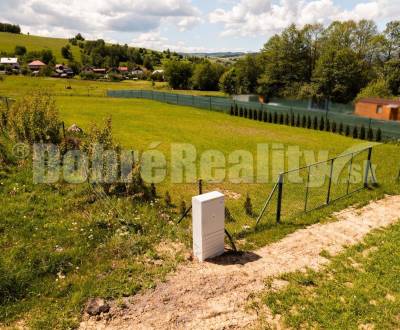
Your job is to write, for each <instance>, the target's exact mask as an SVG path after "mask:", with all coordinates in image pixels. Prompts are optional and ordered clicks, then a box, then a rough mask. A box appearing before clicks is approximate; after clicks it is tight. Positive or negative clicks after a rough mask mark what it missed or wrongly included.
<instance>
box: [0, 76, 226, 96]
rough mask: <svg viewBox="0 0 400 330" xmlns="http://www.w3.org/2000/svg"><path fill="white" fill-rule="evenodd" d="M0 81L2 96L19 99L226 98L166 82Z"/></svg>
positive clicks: (16, 78) (20, 78)
mask: <svg viewBox="0 0 400 330" xmlns="http://www.w3.org/2000/svg"><path fill="white" fill-rule="evenodd" d="M3 78H4V81H2V82H1V81H0V96H7V97H11V98H18V97H19V96H21V95H22V94H24V93H29V92H31V91H32V90H34V89H35V88H41V89H47V90H50V91H51V92H52V93H53V94H54V95H64V96H70V97H72V96H90V97H91V96H97V97H105V96H106V94H107V90H112V89H116V90H120V89H125V90H126V89H136V90H141V89H143V90H157V91H163V92H171V93H180V94H190V95H205V96H221V97H222V96H224V93H222V92H215V91H213V92H208V91H192V90H171V89H170V88H169V87H168V84H167V83H165V82H155V84H154V85H153V84H152V82H151V81H147V80H136V81H133V80H124V81H122V82H107V81H90V80H80V79H60V78H49V77H34V78H33V77H24V76H3Z"/></svg>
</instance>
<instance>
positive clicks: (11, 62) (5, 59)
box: [0, 57, 19, 69]
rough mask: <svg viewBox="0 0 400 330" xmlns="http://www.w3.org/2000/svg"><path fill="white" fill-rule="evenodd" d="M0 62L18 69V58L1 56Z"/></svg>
mask: <svg viewBox="0 0 400 330" xmlns="http://www.w3.org/2000/svg"><path fill="white" fill-rule="evenodd" d="M0 64H3V65H6V66H9V67H11V68H12V69H19V63H18V58H16V57H2V58H1V59H0Z"/></svg>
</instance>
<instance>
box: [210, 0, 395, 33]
mask: <svg viewBox="0 0 400 330" xmlns="http://www.w3.org/2000/svg"><path fill="white" fill-rule="evenodd" d="M396 3H397V4H396ZM399 16H400V4H399V0H372V1H368V0H366V1H365V2H361V3H359V4H357V5H355V6H354V7H353V8H352V9H351V10H345V9H343V8H342V7H340V6H339V5H337V4H335V2H334V1H333V0H311V1H310V0H300V1H297V0H279V1H278V2H277V3H274V2H272V1H271V0H240V1H239V2H238V3H236V4H234V5H232V7H231V8H230V9H221V8H218V9H216V10H214V11H213V12H211V13H210V14H209V21H210V22H211V23H222V24H223V26H224V30H223V32H222V35H223V36H234V35H240V36H257V35H258V36H270V35H272V34H274V33H277V32H279V31H280V30H282V29H283V28H285V27H287V26H288V25H290V24H291V23H295V24H297V25H300V26H302V25H304V24H307V23H323V24H328V23H330V22H332V21H334V20H349V19H353V20H360V19H364V18H365V19H375V20H389V19H394V18H396V17H399Z"/></svg>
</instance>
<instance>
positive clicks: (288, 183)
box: [257, 147, 376, 224]
mask: <svg viewBox="0 0 400 330" xmlns="http://www.w3.org/2000/svg"><path fill="white" fill-rule="evenodd" d="M371 157H372V147H369V148H367V149H363V150H359V151H356V152H353V153H349V154H345V155H341V156H338V157H336V158H332V159H329V160H327V161H323V162H319V163H315V164H312V165H308V166H305V167H302V168H298V169H294V170H291V171H287V172H284V173H281V174H280V175H279V178H278V180H277V182H276V184H275V186H274V188H273V190H272V192H271V194H270V195H269V197H268V199H267V201H266V202H265V205H264V207H263V209H262V211H261V213H260V215H259V216H258V218H257V224H258V223H260V221H261V220H262V218H263V217H264V216H265V215H266V214H269V215H275V217H276V222H277V223H280V222H281V219H287V218H290V217H293V216H296V215H298V214H301V213H306V212H311V211H314V210H316V209H319V208H321V207H324V206H326V205H329V204H331V203H333V202H335V201H337V200H339V199H341V198H344V197H346V196H348V195H351V194H353V193H356V192H358V191H360V190H362V189H364V188H367V187H368V186H369V185H370V184H371V183H375V182H376V180H375V176H374V173H373V170H372V164H371Z"/></svg>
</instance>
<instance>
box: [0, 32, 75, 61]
mask: <svg viewBox="0 0 400 330" xmlns="http://www.w3.org/2000/svg"><path fill="white" fill-rule="evenodd" d="M67 44H69V42H68V40H67V39H61V38H48V37H41V36H34V35H27V34H15V33H7V32H0V51H3V52H7V53H10V54H14V51H15V46H25V47H26V48H27V50H28V51H40V50H51V51H52V52H53V55H54V56H55V57H56V59H57V61H59V62H65V61H66V60H65V59H63V57H62V55H61V48H62V47H64V46H65V45H67ZM69 45H70V46H71V50H72V55H73V56H74V59H75V60H76V61H78V62H80V61H81V54H80V48H79V47H78V46H73V45H71V44H69Z"/></svg>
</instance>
